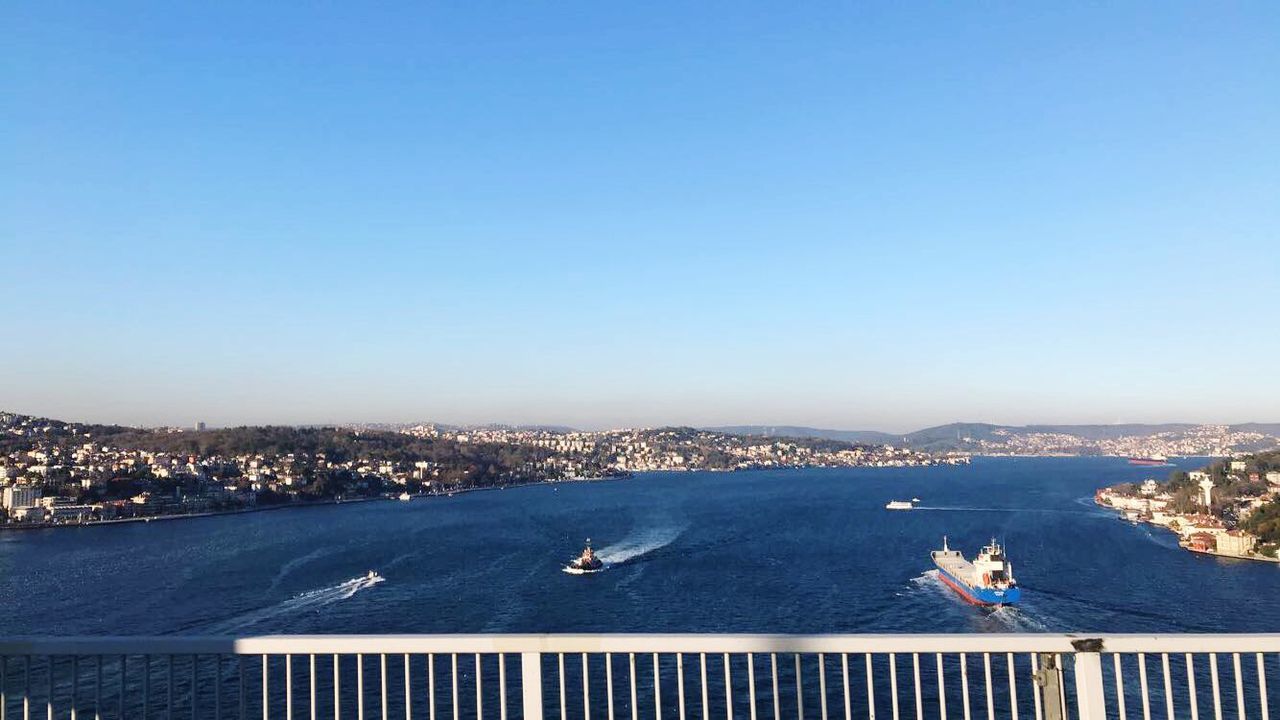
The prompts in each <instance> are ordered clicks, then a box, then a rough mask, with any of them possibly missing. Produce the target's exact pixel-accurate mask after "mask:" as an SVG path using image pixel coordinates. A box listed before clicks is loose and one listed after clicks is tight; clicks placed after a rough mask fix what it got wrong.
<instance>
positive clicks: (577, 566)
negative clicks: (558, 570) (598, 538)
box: [564, 538, 604, 575]
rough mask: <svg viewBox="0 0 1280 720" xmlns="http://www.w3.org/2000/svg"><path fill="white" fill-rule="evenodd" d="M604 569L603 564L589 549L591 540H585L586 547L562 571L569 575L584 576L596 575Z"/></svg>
mask: <svg viewBox="0 0 1280 720" xmlns="http://www.w3.org/2000/svg"><path fill="white" fill-rule="evenodd" d="M603 569H604V563H603V562H601V561H600V558H598V557H596V553H595V551H594V550H592V549H591V538H587V546H586V547H584V548H583V549H582V554H581V555H579V556H578V557H576V558H574V559H573V560H571V561H570V562H569V564H568V565H566V566H565V568H564V571H565V572H567V573H569V574H571V575H586V574H588V573H597V572H600V571H601V570H603Z"/></svg>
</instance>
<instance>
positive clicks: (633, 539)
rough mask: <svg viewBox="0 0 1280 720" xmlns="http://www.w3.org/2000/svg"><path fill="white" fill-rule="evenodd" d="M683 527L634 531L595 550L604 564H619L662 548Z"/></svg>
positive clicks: (678, 534) (681, 530)
mask: <svg viewBox="0 0 1280 720" xmlns="http://www.w3.org/2000/svg"><path fill="white" fill-rule="evenodd" d="M683 532H684V527H683V526H681V527H664V528H656V529H646V530H641V531H638V532H634V533H632V534H631V535H628V536H627V537H625V538H623V539H622V540H619V541H618V542H616V543H614V544H612V545H609V546H607V547H604V548H601V549H600V550H599V551H597V552H596V555H597V556H599V558H600V560H601V561H602V562H604V564H605V565H607V566H608V565H621V564H622V563H625V562H627V561H629V560H634V559H636V558H638V557H640V556H641V555H647V554H648V553H651V552H653V551H654V550H659V549H661V548H664V547H666V546H668V545H670V544H671V543H673V542H675V540H676V538H678V537H680V534H681V533H683Z"/></svg>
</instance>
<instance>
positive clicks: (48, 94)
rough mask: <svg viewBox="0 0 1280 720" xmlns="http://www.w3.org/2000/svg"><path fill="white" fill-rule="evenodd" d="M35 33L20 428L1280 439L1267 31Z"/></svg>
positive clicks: (295, 10) (11, 10) (721, 10)
mask: <svg viewBox="0 0 1280 720" xmlns="http://www.w3.org/2000/svg"><path fill="white" fill-rule="evenodd" d="M1038 5H1041V6H1031V5H1020V6H1014V5H1011V4H1006V5H1005V6H1003V7H997V6H991V5H984V6H975V5H969V4H963V3H955V4H944V3H813V4H802V5H799V6H797V5H783V4H776V3H767V4H765V3H761V4H757V3H750V2H742V1H741V0H739V1H736V2H720V3H716V2H709V3H696V4H694V3H661V2H659V3H585V2H554V3H543V2H510V3H488V2H467V3H453V4H444V3H436V4H428V3H408V2H405V3H398V2H385V3H296V4H293V3H256V2H255V3H249V2H243V3H241V2H219V3H190V4H184V3H147V4H142V3H138V4H135V3H129V2H120V3H96V2H52V1H51V2H41V3H25V4H19V3H9V4H6V5H5V6H4V7H3V8H2V9H0V24H3V26H4V27H6V36H7V37H6V40H7V41H6V43H5V44H4V47H3V49H0V53H2V54H0V57H2V58H3V63H4V68H5V70H4V73H3V75H4V81H3V96H0V107H3V108H4V110H3V111H0V152H2V153H3V156H2V157H0V162H2V163H3V167H5V168H8V169H7V170H6V171H4V172H3V173H0V251H2V253H0V262H2V266H3V268H4V273H3V281H2V282H0V287H3V291H4V292H3V296H4V298H5V299H4V303H3V305H2V307H4V309H5V311H4V313H3V327H4V342H3V344H2V345H0V408H6V409H12V410H18V411H22V412H30V413H35V414H42V415H51V416H55V417H64V418H68V419H85V420H102V421H118V422H127V423H142V424H151V423H182V424H186V423H189V422H193V421H195V420H205V421H207V422H210V423H211V424H235V423H259V422H275V423H295V422H298V423H306V422H341V421H408V420H419V419H429V420H437V421H444V422H488V421H494V422H547V423H564V424H570V425H576V426H582V427H601V426H621V425H656V424H668V423H673V424H674V423H691V424H719V423H771V424H782V423H788V424H807V425H819V426H828V427H840V428H863V427H866V428H878V429H887V430H907V429H914V428H918V427H922V426H926V425H931V424H937V423H943V422H949V421H952V420H961V419H963V420H975V421H978V420H981V421H994V422H1009V423H1025V422H1118V421H1164V420H1187V421H1246V420H1270V421H1276V420H1280V371H1278V368H1280V333H1277V332H1276V327H1277V324H1278V323H1277V314H1278V313H1277V311H1278V310H1280V142H1278V138H1280V82H1277V78H1278V77H1280V42H1277V37H1280V6H1278V5H1276V4H1275V3H1226V4H1223V3H1197V2H1171V3H1158V4H1157V3H1150V4H1139V3H1106V4H1099V3H1070V4H1065V3H1064V4H1063V5H1068V6H1067V7H1044V6H1042V5H1043V4H1038Z"/></svg>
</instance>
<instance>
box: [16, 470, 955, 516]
mask: <svg viewBox="0 0 1280 720" xmlns="http://www.w3.org/2000/svg"><path fill="white" fill-rule="evenodd" d="M957 464H967V463H950V462H937V463H928V464H925V465H916V466H908V467H937V466H954V465H957ZM808 467H813V466H803V465H797V466H786V467H767V468H724V469H719V468H683V469H679V470H641V471H626V472H624V473H622V474H619V475H602V476H598V477H586V478H557V479H548V480H531V481H529V482H522V483H511V484H507V485H489V486H485V487H468V488H459V489H457V490H449V491H446V492H441V493H418V494H415V495H411V496H410V500H414V499H418V498H433V497H442V496H443V497H452V496H454V495H461V494H464V493H473V492H487V491H491V490H506V489H507V488H523V487H531V486H536V485H561V484H565V483H588V482H604V481H609V480H625V479H628V478H633V477H635V476H636V474H637V473H648V472H726V473H733V472H743V471H750V470H779V469H805V468H808ZM817 467H828V466H817ZM829 467H831V468H835V469H839V468H845V467H850V466H844V465H833V466H829ZM852 467H870V468H877V469H879V468H881V467H899V466H876V465H867V466H852ZM398 499H399V497H398V495H378V496H374V497H354V498H341V499H331V500H307V501H303V502H289V503H280V504H278V505H266V506H261V507H257V506H255V507H245V508H235V509H232V510H209V511H202V512H193V513H177V514H172V515H146V516H142V517H129V518H118V519H112V520H90V521H89V522H79V523H0V532H5V531H31V530H61V529H66V528H92V527H103V526H110V525H124V524H128V523H149V522H161V521H165V522H168V521H173V520H188V519H194V518H207V517H218V516H221V515H240V514H244V513H255V512H268V511H272V510H287V509H302V508H312V507H326V506H329V505H345V504H347V503H356V502H373V501H390V500H398Z"/></svg>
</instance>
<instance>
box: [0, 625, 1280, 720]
mask: <svg viewBox="0 0 1280 720" xmlns="http://www.w3.org/2000/svg"><path fill="white" fill-rule="evenodd" d="M1278 672H1280V634H1275V635H1154V636H1153V635H1103V636H1082V635H1050V634H1043V635H367V636H354V635H352V636H343V635H331V636H269V637H249V638H205V637H190V638H183V637H113V638H8V639H5V638H0V720H17V719H18V718H21V720H30V718H32V717H39V716H41V715H43V716H44V718H45V720H54V719H55V718H70V720H89V719H90V718H92V719H93V720H107V719H111V720H114V719H117V718H118V719H120V720H123V719H125V718H131V719H132V718H141V719H142V720H151V718H163V719H164V720H173V719H174V718H183V719H184V720H185V719H186V718H190V720H202V719H208V718H213V719H215V720H223V718H238V719H242V720H248V719H249V718H262V720H271V718H280V719H286V718H287V719H288V720H295V719H297V718H309V719H310V720H318V719H320V718H324V719H325V720H328V718H333V719H334V720H341V719H342V718H351V719H352V720H366V719H370V720H372V719H373V718H380V719H381V720H390V718H397V720H398V719H399V718H405V720H410V719H411V718H421V719H422V720H437V718H439V719H440V720H444V719H446V718H447V719H449V720H452V719H454V718H474V719H476V720H480V719H483V718H493V719H494V720H508V718H511V719H512V720H514V719H515V718H523V719H524V720H542V719H543V718H561V719H562V720H571V719H572V720H591V719H592V718H595V720H627V719H628V718H630V720H641V718H644V719H645V720H649V719H650V718H652V720H721V719H723V720H783V719H784V718H795V719H796V720H804V718H809V719H810V720H839V719H840V718H843V720H853V718H855V717H857V718H869V719H870V720H875V718H876V717H877V715H879V716H880V717H884V718H893V720H900V719H902V720H910V719H911V718H914V719H915V720H925V718H926V717H927V718H930V719H932V718H938V719H939V720H946V719H947V718H962V719H963V720H982V719H983V718H985V719H986V720H996V718H1011V719H1012V720H1019V718H1021V720H1033V719H1034V720H1059V719H1060V718H1079V719H1080V720H1101V719H1102V718H1116V719H1117V720H1130V719H1132V720H1138V718H1141V720H1153V719H1154V720H1177V719H1181V718H1189V719H1190V720H1200V718H1201V717H1202V716H1203V717H1204V718H1205V720H1208V718H1209V717H1210V714H1209V713H1210V712H1212V718H1213V720H1223V718H1232V719H1238V720H1245V718H1257V719H1258V720H1270V708H1271V707H1272V705H1273V704H1274V703H1275V701H1276V699H1275V698H1274V697H1273V696H1271V695H1269V693H1276V692H1278V690H1277V688H1280V681H1278V680H1277V678H1276V675H1277V673H1278ZM1269 680H1270V683H1269V682H1268V681H1269Z"/></svg>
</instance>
